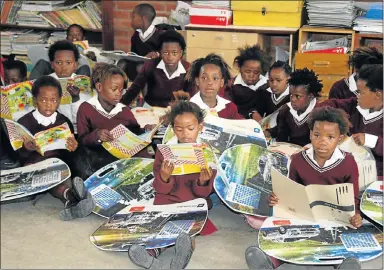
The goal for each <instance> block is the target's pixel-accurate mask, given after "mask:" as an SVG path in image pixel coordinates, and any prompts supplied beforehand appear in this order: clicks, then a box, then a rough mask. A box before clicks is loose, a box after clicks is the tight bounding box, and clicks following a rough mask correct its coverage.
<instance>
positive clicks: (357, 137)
mask: <svg viewBox="0 0 384 270" xmlns="http://www.w3.org/2000/svg"><path fill="white" fill-rule="evenodd" d="M352 138H353V140H354V141H355V142H356V144H357V145H362V146H365V147H368V148H371V149H372V152H373V153H375V154H376V155H377V156H380V157H382V156H383V136H376V135H372V134H368V133H356V134H352Z"/></svg>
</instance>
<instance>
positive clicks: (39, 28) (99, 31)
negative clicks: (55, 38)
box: [0, 24, 103, 33]
mask: <svg viewBox="0 0 384 270" xmlns="http://www.w3.org/2000/svg"><path fill="white" fill-rule="evenodd" d="M0 27H2V28H17V29H37V30H47V31H65V30H67V28H60V27H49V26H47V27H46V26H34V25H23V24H0ZM85 31H87V32H95V33H102V32H103V30H102V29H87V28H85Z"/></svg>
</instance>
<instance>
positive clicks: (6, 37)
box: [1, 31, 13, 55]
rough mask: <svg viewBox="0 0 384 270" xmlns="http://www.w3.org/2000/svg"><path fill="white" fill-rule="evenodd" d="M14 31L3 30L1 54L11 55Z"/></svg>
mask: <svg viewBox="0 0 384 270" xmlns="http://www.w3.org/2000/svg"><path fill="white" fill-rule="evenodd" d="M12 38H13V32H12V31H1V54H2V55H10V54H11V53H12V44H11V41H12Z"/></svg>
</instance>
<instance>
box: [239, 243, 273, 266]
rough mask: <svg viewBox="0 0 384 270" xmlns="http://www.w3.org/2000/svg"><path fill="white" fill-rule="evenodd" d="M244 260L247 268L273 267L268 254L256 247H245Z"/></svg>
mask: <svg viewBox="0 0 384 270" xmlns="http://www.w3.org/2000/svg"><path fill="white" fill-rule="evenodd" d="M245 260H246V261H247V265H248V267H249V269H275V267H274V266H273V263H272V261H271V259H270V258H269V257H268V255H267V254H265V253H264V252H263V251H262V250H261V249H260V248H258V247H254V246H250V247H249V248H247V250H246V251H245Z"/></svg>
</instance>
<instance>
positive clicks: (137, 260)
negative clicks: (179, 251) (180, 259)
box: [128, 245, 171, 269]
mask: <svg viewBox="0 0 384 270" xmlns="http://www.w3.org/2000/svg"><path fill="white" fill-rule="evenodd" d="M160 256H161V255H160ZM160 256H159V258H155V257H153V256H151V255H149V254H148V252H147V250H146V249H145V247H143V246H140V245H132V246H131V247H130V248H129V250H128V257H129V259H130V260H131V261H132V262H133V263H134V264H135V265H137V266H139V267H143V268H146V269H170V261H171V260H169V259H168V260H163V259H160V258H161V257H160Z"/></svg>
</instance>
